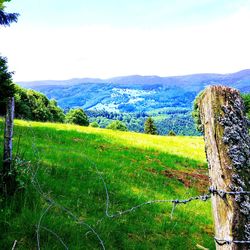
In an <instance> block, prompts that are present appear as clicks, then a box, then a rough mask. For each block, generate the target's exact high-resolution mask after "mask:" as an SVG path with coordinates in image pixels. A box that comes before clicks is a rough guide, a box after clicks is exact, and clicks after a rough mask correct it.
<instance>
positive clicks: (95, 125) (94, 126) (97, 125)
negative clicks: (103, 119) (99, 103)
mask: <svg viewBox="0 0 250 250" xmlns="http://www.w3.org/2000/svg"><path fill="white" fill-rule="evenodd" d="M89 126H90V127H93V128H99V127H100V126H99V124H98V123H97V122H91V123H90V124H89Z"/></svg>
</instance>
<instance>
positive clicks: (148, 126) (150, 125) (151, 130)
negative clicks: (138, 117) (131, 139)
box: [144, 117, 158, 135]
mask: <svg viewBox="0 0 250 250" xmlns="http://www.w3.org/2000/svg"><path fill="white" fill-rule="evenodd" d="M144 132H145V133H146V134H151V135H157V134H158V133H157V128H156V126H155V124H154V120H153V119H152V118H151V117H149V118H148V119H147V120H146V121H145V123H144Z"/></svg>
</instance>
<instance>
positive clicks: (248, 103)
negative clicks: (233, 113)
mask: <svg viewBox="0 0 250 250" xmlns="http://www.w3.org/2000/svg"><path fill="white" fill-rule="evenodd" d="M242 98H243V100H244V103H245V107H246V114H247V117H248V118H249V119H250V93H249V94H243V95H242Z"/></svg>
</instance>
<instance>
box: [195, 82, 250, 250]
mask: <svg viewBox="0 0 250 250" xmlns="http://www.w3.org/2000/svg"><path fill="white" fill-rule="evenodd" d="M198 108H199V116H200V117H199V118H200V122H201V125H202V129H203V132H204V139H205V149H206V155H207V160H208V166H209V177H210V184H211V192H212V193H213V195H212V206H213V215H214V225H215V241H216V249H217V250H218V249H219V250H222V249H223V250H226V249H227V250H229V249H230V250H232V249H234V250H236V249H237V250H238V249H244V250H245V249H250V244H249V241H250V195H249V193H247V192H245V193H244V191H250V137H249V133H248V124H247V120H246V118H245V111H244V104H243V101H242V99H241V97H240V94H239V92H238V91H237V90H235V89H232V88H228V87H224V86H210V87H208V88H207V89H206V90H205V91H204V92H203V93H202V94H201V96H200V97H199V99H198ZM246 241H248V243H247V242H246Z"/></svg>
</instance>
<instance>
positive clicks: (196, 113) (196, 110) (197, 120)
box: [192, 91, 203, 132]
mask: <svg viewBox="0 0 250 250" xmlns="http://www.w3.org/2000/svg"><path fill="white" fill-rule="evenodd" d="M202 94H203V91H201V92H200V93H199V94H198V95H197V96H196V98H195V100H194V102H193V112H192V117H193V119H194V123H195V126H196V129H197V130H198V131H199V132H203V127H202V124H201V119H200V112H199V105H198V102H199V98H201V96H202Z"/></svg>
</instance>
